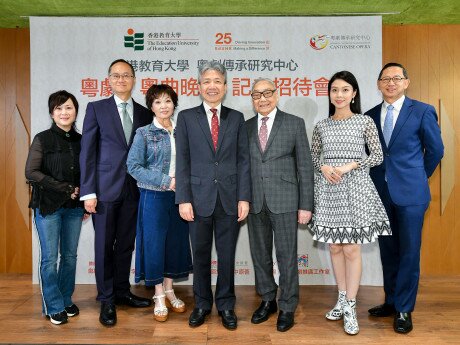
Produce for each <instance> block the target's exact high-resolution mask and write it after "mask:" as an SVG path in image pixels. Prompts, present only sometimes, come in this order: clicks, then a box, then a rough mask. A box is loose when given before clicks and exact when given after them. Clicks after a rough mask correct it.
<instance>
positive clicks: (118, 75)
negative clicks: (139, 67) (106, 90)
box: [109, 73, 134, 80]
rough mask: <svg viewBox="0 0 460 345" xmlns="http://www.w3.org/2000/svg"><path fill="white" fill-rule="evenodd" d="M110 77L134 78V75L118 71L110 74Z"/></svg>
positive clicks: (115, 78)
mask: <svg viewBox="0 0 460 345" xmlns="http://www.w3.org/2000/svg"><path fill="white" fill-rule="evenodd" d="M109 77H110V78H112V79H114V80H118V79H120V78H123V79H130V78H134V76H133V75H131V74H118V73H112V74H110V75H109Z"/></svg>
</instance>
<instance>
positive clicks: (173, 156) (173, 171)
mask: <svg viewBox="0 0 460 345" xmlns="http://www.w3.org/2000/svg"><path fill="white" fill-rule="evenodd" d="M153 124H154V125H155V127H157V128H163V129H164V130H165V131H167V132H168V134H169V140H170V142H171V157H170V164H169V173H168V175H169V176H170V177H175V176H176V139H175V138H174V129H175V128H176V124H175V123H174V121H173V120H171V125H172V128H173V130H172V131H171V133H170V132H169V131H168V130H167V129H166V128H164V127H163V126H162V125H161V124H160V122H159V121H158V120H157V118H156V117H154V118H153Z"/></svg>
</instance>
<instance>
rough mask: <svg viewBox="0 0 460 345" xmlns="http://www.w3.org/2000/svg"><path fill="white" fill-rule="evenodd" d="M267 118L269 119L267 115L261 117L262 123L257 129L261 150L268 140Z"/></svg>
mask: <svg viewBox="0 0 460 345" xmlns="http://www.w3.org/2000/svg"><path fill="white" fill-rule="evenodd" d="M268 119H269V117H268V116H264V117H262V125H261V126H260V130H259V142H260V148H261V149H262V152H264V151H265V146H267V140H268V128H267V121H268Z"/></svg>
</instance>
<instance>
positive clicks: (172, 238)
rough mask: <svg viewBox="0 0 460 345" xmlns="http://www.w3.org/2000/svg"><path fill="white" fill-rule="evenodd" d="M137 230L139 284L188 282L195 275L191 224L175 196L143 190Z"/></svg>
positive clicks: (136, 275)
mask: <svg viewBox="0 0 460 345" xmlns="http://www.w3.org/2000/svg"><path fill="white" fill-rule="evenodd" d="M139 190H140V194H141V195H140V199H139V211H138V216H137V230H136V273H135V281H136V283H138V282H140V281H141V280H144V281H145V285H147V286H155V285H157V284H161V283H162V282H163V278H164V277H166V278H173V279H175V278H187V277H188V275H189V273H190V272H192V258H191V254H190V239H189V230H188V223H187V222H186V221H185V220H183V219H182V218H181V217H180V215H179V208H178V206H177V205H176V204H175V193H174V192H172V191H166V192H158V191H152V190H148V189H143V188H139Z"/></svg>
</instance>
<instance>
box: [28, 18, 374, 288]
mask: <svg viewBox="0 0 460 345" xmlns="http://www.w3.org/2000/svg"><path fill="white" fill-rule="evenodd" d="M210 23H212V26H210ZM267 23H269V24H270V25H267ZM30 27H31V29H30V30H31V90H32V91H31V92H32V95H31V99H32V104H31V109H32V120H31V125H32V126H31V128H32V136H33V135H35V134H36V133H38V132H39V131H42V130H44V129H46V128H48V127H49V125H50V119H49V116H48V114H47V106H46V104H47V99H48V96H49V94H50V93H52V92H54V91H56V90H58V89H66V90H68V91H69V92H72V93H73V94H75V96H76V97H77V99H78V101H79V103H80V109H81V111H80V114H79V116H78V119H77V127H78V128H80V129H81V124H82V122H83V118H84V109H85V108H86V104H87V103H88V102H90V101H94V100H97V99H100V98H102V97H107V96H109V95H110V93H111V92H110V89H109V87H108V83H107V68H108V66H109V64H110V62H111V61H113V60H115V59H117V58H124V59H126V60H128V61H130V62H131V63H132V64H133V65H134V67H135V69H136V76H137V81H136V87H135V91H134V94H133V97H134V99H136V100H137V101H138V102H140V103H144V101H143V99H144V93H145V91H146V90H147V89H148V87H149V86H150V85H151V84H152V83H168V84H170V85H172V86H173V87H174V88H175V89H176V91H177V92H178V94H179V104H180V106H179V108H178V110H181V109H185V108H188V107H192V106H196V105H198V104H199V103H200V102H201V100H200V98H199V96H198V90H197V84H196V83H197V66H198V65H199V64H200V63H202V61H203V60H208V59H213V60H219V61H221V62H222V63H223V64H224V65H225V66H226V67H227V69H228V93H227V97H226V98H225V101H224V103H225V104H226V105H227V106H229V107H232V108H236V109H238V110H240V111H242V112H243V113H244V114H245V117H246V118H250V117H252V116H254V112H253V110H252V106H251V100H250V96H249V92H250V85H251V82H252V81H253V80H254V79H256V78H258V77H269V78H273V79H275V81H276V83H277V86H278V90H279V92H280V95H281V99H280V108H281V109H283V110H284V111H287V112H290V113H293V114H296V115H298V116H300V117H302V118H304V120H305V122H306V125H307V134H308V135H309V138H311V133H312V130H313V126H314V124H315V123H316V122H318V121H319V120H321V119H323V118H325V117H326V116H327V112H328V100H327V82H328V78H330V77H331V76H332V74H333V73H335V72H337V71H339V70H343V69H347V70H350V71H351V72H353V73H354V74H355V75H356V77H357V79H358V81H359V83H360V88H361V93H362V106H363V110H366V109H369V108H370V107H371V106H373V105H375V104H376V103H378V102H380V100H381V98H380V95H379V93H378V91H377V89H376V85H375V79H376V75H377V74H378V72H379V70H380V67H381V59H382V25H381V18H380V17H343V18H341V17H333V18H329V17H319V18H312V17H302V18H300V17H290V18H280V17H273V18H263V17H257V18H249V17H219V18H46V17H37V18H35V17H34V18H31V26H30ZM261 28H269V29H264V30H261ZM247 231H248V230H247V227H246V225H243V226H242V228H241V232H240V237H239V242H238V246H237V256H236V270H235V281H236V283H237V284H243V285H245V284H253V283H254V276H253V267H252V261H251V257H250V252H249V245H248V235H247ZM33 236H34V238H33V248H34V262H35V263H36V261H37V259H38V250H37V241H36V238H35V231H33ZM311 237H312V236H311V233H310V232H309V231H308V230H306V229H300V230H299V247H298V266H299V272H300V282H301V284H334V283H335V282H334V279H333V275H332V270H331V264H330V260H329V255H328V252H327V248H326V247H325V246H324V245H322V244H320V245H316V244H314V243H313V242H312V238H311ZM212 261H213V262H212V268H213V271H214V273H215V270H216V267H217V265H216V256H215V253H214V254H213V259H212ZM37 267H38V265H36V264H34V265H33V268H34V275H33V277H34V282H37V276H36V269H37ZM274 271H275V274H276V273H277V269H276V264H275V267H274ZM213 278H214V281H215V274H213ZM191 279H192V278H191ZM191 279H190V280H189V281H187V282H185V283H186V284H189V283H190V282H191ZM77 283H94V255H93V229H92V225H91V222H87V223H85V224H84V226H83V229H82V234H81V238H80V246H79V252H78V267H77ZM362 283H363V284H367V285H380V284H381V266H380V259H379V253H378V246H377V245H376V244H370V245H365V246H364V247H363V277H362Z"/></svg>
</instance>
